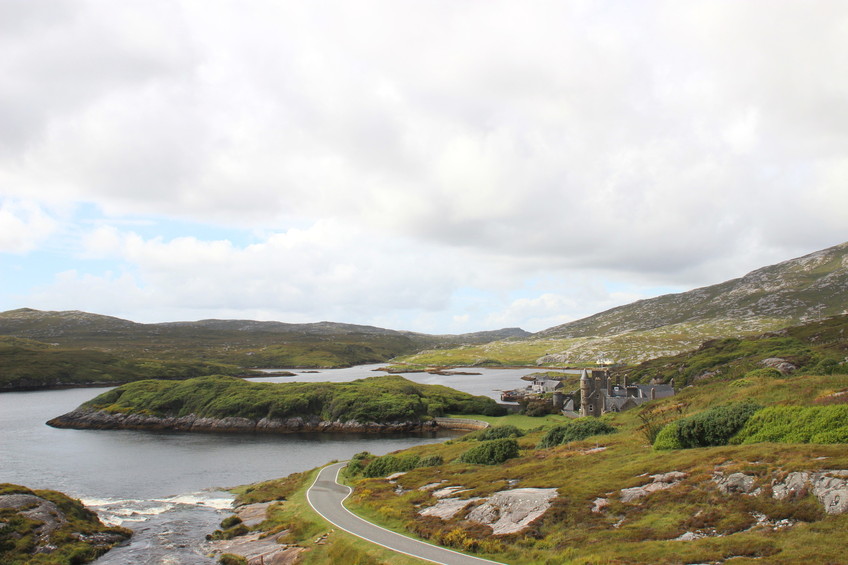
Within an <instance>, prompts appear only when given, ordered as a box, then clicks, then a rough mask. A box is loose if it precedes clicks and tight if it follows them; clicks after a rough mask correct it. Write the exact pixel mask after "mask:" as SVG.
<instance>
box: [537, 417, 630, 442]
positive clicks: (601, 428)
mask: <svg viewBox="0 0 848 565" xmlns="http://www.w3.org/2000/svg"><path fill="white" fill-rule="evenodd" d="M616 431H617V430H616V429H615V428H614V427H613V426H611V425H609V424H607V423H606V422H604V421H603V420H598V419H597V418H581V419H579V420H576V421H574V422H573V423H571V424H565V425H564V426H556V427H554V428H551V429H549V430H548V431H547V433H546V434H545V435H544V436H543V437H542V440H541V441H540V442H539V445H538V446H537V447H538V448H539V449H546V448H548V447H555V446H557V445H562V444H565V443H569V442H572V441H579V440H582V439H586V438H588V437H591V436H597V435H606V434H611V433H615V432H616Z"/></svg>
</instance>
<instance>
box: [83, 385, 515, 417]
mask: <svg viewBox="0 0 848 565" xmlns="http://www.w3.org/2000/svg"><path fill="white" fill-rule="evenodd" d="M83 407H85V408H93V409H96V410H104V411H107V412H121V413H144V414H152V415H156V416H166V417H167V416H176V417H180V416H186V415H188V414H194V415H196V416H200V417H211V418H227V417H241V418H249V419H253V420H259V419H262V418H269V419H284V418H291V417H296V416H307V417H308V416H318V417H320V418H321V419H322V420H327V421H336V420H340V421H345V422H346V421H350V420H356V421H359V422H390V421H418V420H421V419H425V418H427V417H428V416H436V415H441V414H442V413H444V412H453V413H466V414H467V413H478V412H481V411H482V412H489V413H491V414H496V413H497V412H499V411H502V408H500V407H499V406H498V405H497V404H496V403H495V402H494V401H493V400H492V399H490V398H488V397H483V396H472V395H470V394H467V393H464V392H459V391H456V390H453V389H450V388H448V387H445V386H441V385H425V384H419V383H414V382H412V381H409V380H407V379H404V378H403V377H399V376H384V377H369V378H365V379H358V380H356V381H352V382H344V383H312V382H308V383H301V382H290V383H261V382H260V383H255V382H247V381H244V380H241V379H238V378H234V377H221V376H211V377H199V378H195V379H189V380H187V381H180V382H174V381H156V380H152V381H141V382H136V383H130V384H127V385H123V386H120V387H118V388H115V389H112V390H110V391H107V392H105V393H103V394H101V395H99V396H97V397H96V398H94V399H92V400H90V401H88V402H86V403H85V404H83Z"/></svg>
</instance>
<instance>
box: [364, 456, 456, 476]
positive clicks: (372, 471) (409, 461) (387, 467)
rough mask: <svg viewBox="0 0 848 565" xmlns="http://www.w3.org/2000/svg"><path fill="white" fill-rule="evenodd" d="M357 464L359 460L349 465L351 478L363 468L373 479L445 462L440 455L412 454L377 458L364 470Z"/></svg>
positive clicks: (366, 474)
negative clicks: (422, 455)
mask: <svg viewBox="0 0 848 565" xmlns="http://www.w3.org/2000/svg"><path fill="white" fill-rule="evenodd" d="M356 463H357V459H356V458H354V460H353V461H352V462H351V463H350V464H349V465H348V466H349V467H350V469H349V473H348V475H349V476H351V475H354V474H356V470H357V468H361V469H362V475H363V476H365V477H369V478H373V477H385V476H388V475H391V474H392V473H405V472H407V471H411V470H413V469H418V468H420V467H433V466H435V465H441V464H442V463H444V460H443V459H442V458H441V457H440V456H438V455H432V456H428V457H420V456H418V455H414V454H412V455H402V456H397V455H384V456H382V457H377V458H375V459H373V460H372V461H371V462H370V463H368V464H367V465H365V467H364V468H362V467H361V465H360V466H359V467H357V465H356Z"/></svg>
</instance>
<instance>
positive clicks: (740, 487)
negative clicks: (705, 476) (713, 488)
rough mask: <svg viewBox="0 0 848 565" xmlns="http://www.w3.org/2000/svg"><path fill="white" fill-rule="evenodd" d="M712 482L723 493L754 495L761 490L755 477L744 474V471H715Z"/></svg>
mask: <svg viewBox="0 0 848 565" xmlns="http://www.w3.org/2000/svg"><path fill="white" fill-rule="evenodd" d="M713 482H714V483H716V485H717V486H718V490H719V491H721V492H722V493H724V494H747V495H749V496H756V495H758V494H760V493H761V492H762V489H760V488H758V487H757V482H756V477H754V476H753V475H746V474H745V473H731V474H730V475H726V476H725V475H724V473H716V474H715V475H714V476H713Z"/></svg>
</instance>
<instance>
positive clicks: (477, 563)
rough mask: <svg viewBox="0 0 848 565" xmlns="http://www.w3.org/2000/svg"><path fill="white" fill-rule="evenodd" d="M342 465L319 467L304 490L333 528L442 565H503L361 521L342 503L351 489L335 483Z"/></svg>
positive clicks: (313, 507) (311, 503)
mask: <svg viewBox="0 0 848 565" xmlns="http://www.w3.org/2000/svg"><path fill="white" fill-rule="evenodd" d="M346 464H347V462H346V461H343V462H341V463H334V464H332V465H328V466H327V467H324V468H323V469H321V471H320V472H319V473H318V476H317V477H316V478H315V482H314V483H312V486H311V487H309V490H308V491H306V499H307V500H308V501H309V505H310V506H312V509H313V510H315V512H317V513H318V514H320V515H321V517H322V518H324V519H325V520H327V521H328V522H330V523H331V524H333V525H334V526H336V527H337V528H340V529H342V530H344V531H346V532H347V533H349V534H353V535H355V536H356V537H359V538H362V539H364V540H366V541H370V542H371V543H376V544H377V545H381V546H383V547H385V548H388V549H391V550H393V551H397V552H398V553H403V554H405V555H410V556H412V557H417V558H419V559H424V560H425V561H432V562H433V563H440V564H442V565H482V564H484V563H485V564H488V565H492V564H497V565H503V564H501V563H498V562H497V561H489V560H487V559H481V558H479V557H473V556H471V555H465V554H464V553H459V552H456V551H453V550H450V549H447V548H444V547H439V546H436V545H431V544H429V543H425V542H423V541H418V540H415V539H412V538H409V537H406V536H403V535H401V534H398V533H395V532H392V531H389V530H387V529H385V528H381V527H380V526H377V525H376V524H372V523H371V522H368V521H366V520H363V519H362V518H360V517H359V516H357V515H356V514H354V513H353V512H351V511H350V510H348V509H347V508H345V506H344V504H343V503H344V500H345V499H346V498H347V497H348V496H350V494H351V492H353V490H352V489H351V488H350V487H348V486H345V485H341V484H339V482H338V477H339V471H341V469H342V467H344V466H345V465H346Z"/></svg>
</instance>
